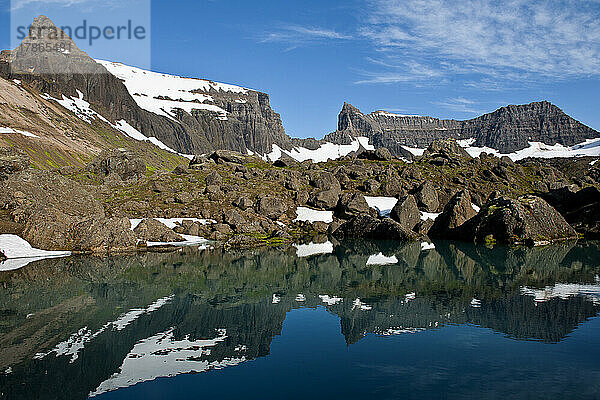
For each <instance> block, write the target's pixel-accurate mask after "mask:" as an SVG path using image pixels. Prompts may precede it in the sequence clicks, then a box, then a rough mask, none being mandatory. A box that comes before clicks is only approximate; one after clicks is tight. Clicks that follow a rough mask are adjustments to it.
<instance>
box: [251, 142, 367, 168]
mask: <svg viewBox="0 0 600 400" xmlns="http://www.w3.org/2000/svg"><path fill="white" fill-rule="evenodd" d="M361 146H362V147H364V148H365V149H367V150H375V147H374V146H373V145H370V144H369V138H367V137H356V138H354V140H353V141H352V142H351V143H350V144H334V143H330V142H326V143H323V144H321V146H320V147H319V148H318V149H315V150H311V149H307V148H304V147H294V148H293V149H292V150H290V151H287V150H284V149H282V148H281V147H279V146H277V145H276V144H273V145H272V147H271V152H270V153H268V154H266V155H265V156H264V157H263V159H266V160H269V161H271V162H274V161H276V160H279V159H280V158H281V156H282V155H283V154H286V155H288V156H290V157H292V158H293V159H294V160H296V161H298V162H303V161H307V160H311V161H312V162H315V163H318V162H326V161H328V160H337V159H338V158H340V157H343V156H346V155H348V154H350V153H352V152H354V151H358V150H359V149H360V147H361Z"/></svg>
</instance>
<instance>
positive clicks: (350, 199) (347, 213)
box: [335, 193, 370, 219]
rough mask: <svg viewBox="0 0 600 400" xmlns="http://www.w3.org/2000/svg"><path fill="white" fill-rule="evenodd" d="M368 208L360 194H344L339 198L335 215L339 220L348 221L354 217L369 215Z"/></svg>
mask: <svg viewBox="0 0 600 400" xmlns="http://www.w3.org/2000/svg"><path fill="white" fill-rule="evenodd" d="M369 212H370V208H369V204H368V203H367V200H365V196H363V195H362V194H361V193H344V194H342V195H341V196H340V199H339V201H338V204H337V207H336V209H335V213H336V215H337V216H338V217H339V218H344V219H348V218H351V217H353V216H356V215H361V214H369Z"/></svg>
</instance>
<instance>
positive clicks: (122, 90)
mask: <svg viewBox="0 0 600 400" xmlns="http://www.w3.org/2000/svg"><path fill="white" fill-rule="evenodd" d="M38 27H39V28H42V29H41V31H44V32H49V31H50V28H52V29H57V31H58V32H61V31H60V30H58V28H56V27H55V25H54V24H53V23H52V21H51V20H50V19H49V18H47V17H44V16H41V17H38V18H36V19H35V20H34V22H33V24H32V32H38V30H37V28H38ZM59 36H60V34H59ZM60 37H61V38H63V36H60ZM46 42H47V43H48V44H49V45H51V48H54V47H53V46H55V45H57V43H58V46H59V47H60V48H61V49H69V50H68V51H64V50H58V51H50V52H46V53H44V55H43V56H40V55H39V53H32V52H31V51H28V49H29V48H30V46H31V45H32V44H37V45H44V44H45V43H46ZM0 64H2V66H1V68H0V73H1V74H2V77H4V78H6V79H20V80H22V81H24V82H27V83H28V84H30V85H32V86H33V87H35V88H36V89H38V90H39V91H40V92H41V93H48V94H50V95H52V96H53V97H57V98H61V96H62V95H65V96H67V97H78V93H77V91H79V92H81V93H82V94H83V98H84V99H85V100H86V101H87V102H89V103H90V104H91V105H92V107H93V108H94V109H95V110H96V111H98V112H99V113H100V114H101V115H103V116H104V117H106V118H107V119H109V120H111V121H113V122H114V121H119V120H125V121H127V122H128V123H129V124H130V125H131V126H133V127H134V128H136V129H137V130H139V131H140V132H141V133H142V134H143V135H145V136H146V137H156V138H158V139H159V140H161V141H162V142H163V143H165V144H166V145H167V146H169V147H171V148H173V149H175V150H177V151H178V152H181V153H187V154H200V153H207V152H210V151H212V150H215V149H228V150H235V151H240V152H243V153H246V152H247V150H251V151H253V152H256V153H259V154H264V153H268V152H270V151H271V149H272V145H273V144H277V145H279V146H280V147H282V148H286V149H288V148H290V146H291V141H290V138H289V137H288V136H287V135H286V134H285V131H284V128H283V124H282V123H281V118H280V116H279V114H277V113H276V112H274V111H273V110H272V109H271V106H270V103H269V96H268V95H267V94H265V93H260V92H257V91H252V90H249V91H247V92H246V93H245V94H244V95H243V101H240V100H239V97H240V96H232V94H231V93H229V92H226V91H216V90H210V91H209V92H207V95H209V97H210V101H208V103H210V104H212V105H215V106H218V107H220V108H221V109H223V110H225V111H227V113H228V115H227V118H226V119H225V118H217V115H215V113H212V112H206V111H204V110H193V111H191V112H186V111H184V110H175V111H174V112H173V114H174V117H173V118H167V117H165V116H164V115H157V114H155V113H153V112H150V111H148V110H145V109H143V108H141V107H140V106H139V105H138V104H137V103H136V101H135V99H134V97H132V94H131V93H129V91H128V89H127V87H126V86H125V85H124V83H123V81H122V80H121V79H119V78H118V77H116V76H114V75H113V74H111V73H110V72H109V71H108V70H107V69H106V68H105V67H104V66H103V65H101V64H99V63H97V62H96V61H95V60H93V59H92V58H90V57H89V56H88V55H87V54H86V53H85V52H83V51H81V50H80V49H79V48H77V46H76V45H75V43H74V42H73V41H72V40H71V38H69V37H68V36H66V35H65V36H64V38H63V39H60V40H58V41H57V40H56V39H53V38H46V37H44V36H43V35H42V36H37V35H35V34H31V35H29V36H28V37H27V38H25V39H24V40H23V43H22V44H21V45H20V46H19V47H18V48H16V49H15V50H13V51H5V52H3V54H2V57H1V59H0ZM57 71H59V72H60V73H57Z"/></svg>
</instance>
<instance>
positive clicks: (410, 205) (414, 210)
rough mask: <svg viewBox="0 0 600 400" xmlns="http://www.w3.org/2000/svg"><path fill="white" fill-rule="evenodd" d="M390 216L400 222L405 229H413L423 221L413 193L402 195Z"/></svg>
mask: <svg viewBox="0 0 600 400" xmlns="http://www.w3.org/2000/svg"><path fill="white" fill-rule="evenodd" d="M390 218H392V219H393V220H394V221H396V222H398V223H399V224H400V225H402V227H403V228H404V229H407V230H412V229H413V228H414V227H415V226H416V225H417V224H418V223H419V222H420V221H421V212H420V211H419V208H418V207H417V201H416V200H415V197H414V196H413V195H410V194H409V195H408V196H405V197H402V198H401V199H399V200H398V202H397V203H396V205H395V206H394V208H392V212H391V213H390Z"/></svg>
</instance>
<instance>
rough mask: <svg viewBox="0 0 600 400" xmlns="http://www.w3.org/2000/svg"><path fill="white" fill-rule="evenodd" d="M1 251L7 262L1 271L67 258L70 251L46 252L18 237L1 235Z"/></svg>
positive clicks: (0, 264) (4, 262)
mask: <svg viewBox="0 0 600 400" xmlns="http://www.w3.org/2000/svg"><path fill="white" fill-rule="evenodd" d="M0 251H2V253H4V255H5V256H6V258H7V260H5V261H3V262H1V263H0V271H12V270H15V269H19V268H22V267H24V266H26V265H28V264H29V263H32V262H34V261H38V260H43V259H45V258H57V257H67V256H70V255H71V252H70V251H46V250H40V249H36V248H34V247H32V246H31V245H30V244H29V242H27V241H26V240H24V239H22V238H20V237H19V236H17V235H9V234H3V235H0Z"/></svg>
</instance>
